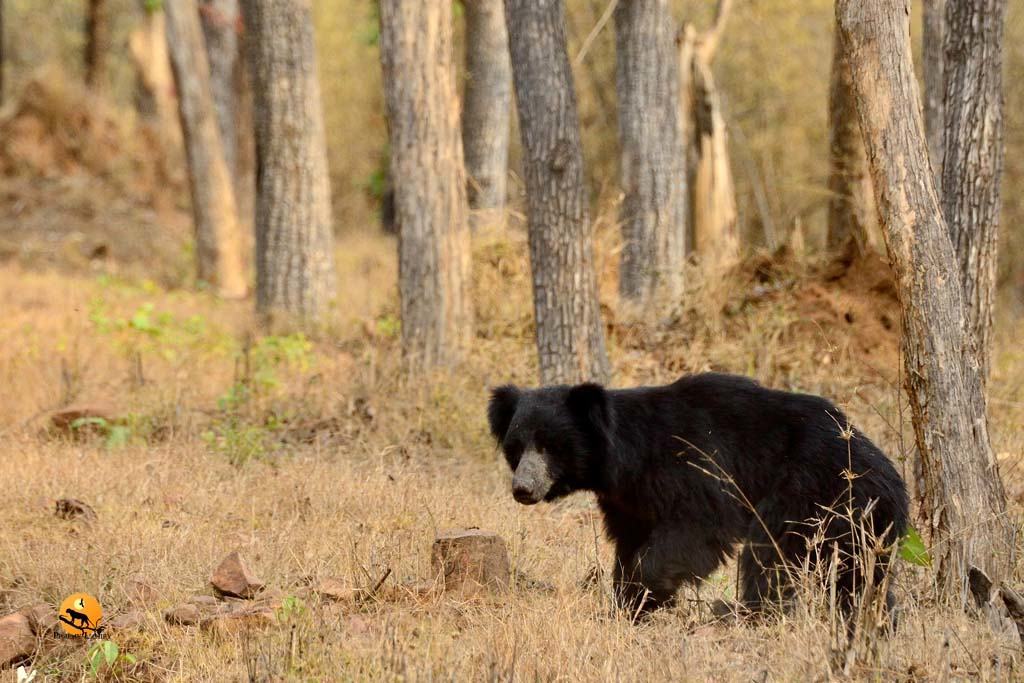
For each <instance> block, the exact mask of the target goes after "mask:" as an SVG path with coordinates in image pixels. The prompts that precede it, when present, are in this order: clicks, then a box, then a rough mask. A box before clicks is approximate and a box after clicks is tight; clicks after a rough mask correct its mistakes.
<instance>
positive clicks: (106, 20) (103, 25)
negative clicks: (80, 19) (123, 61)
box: [85, 0, 110, 91]
mask: <svg viewBox="0 0 1024 683" xmlns="http://www.w3.org/2000/svg"><path fill="white" fill-rule="evenodd" d="M88 3H89V4H88V7H87V9H86V14H85V84H86V85H88V86H89V87H90V88H92V89H93V90H96V91H103V90H105V89H106V87H107V55H108V54H110V15H109V12H108V10H109V7H108V6H107V0H88Z"/></svg>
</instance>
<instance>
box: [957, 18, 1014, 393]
mask: <svg viewBox="0 0 1024 683" xmlns="http://www.w3.org/2000/svg"><path fill="white" fill-rule="evenodd" d="M1005 21H1006V0H981V1H980V2H974V1H971V2H968V1H967V0H947V2H946V38H945V46H946V49H945V55H944V74H945V76H944V77H945V83H946V87H945V129H944V132H943V135H944V137H943V143H944V155H943V162H942V189H943V192H942V199H943V204H942V210H943V215H944V216H945V218H946V223H947V225H948V226H949V232H950V237H951V238H952V240H953V248H954V250H955V251H956V253H957V257H958V259H959V263H960V280H961V282H962V283H963V287H964V296H965V302H966V305H967V320H968V327H969V328H970V329H971V331H972V332H973V334H974V336H975V338H976V339H977V341H978V358H979V363H980V365H981V377H982V382H983V383H984V382H987V380H988V374H989V369H990V366H991V364H992V358H991V357H992V310H993V307H994V305H995V293H996V268H997V266H998V258H997V257H998V249H999V213H1000V210H1001V208H1002V205H1001V200H1000V190H1001V183H1002V179H1003V33H1004V24H1005Z"/></svg>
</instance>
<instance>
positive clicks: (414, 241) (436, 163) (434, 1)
mask: <svg viewBox="0 0 1024 683" xmlns="http://www.w3.org/2000/svg"><path fill="white" fill-rule="evenodd" d="M380 21H381V60H382V62H383V67H384V93H385V101H386V104H387V112H388V123H389V126H390V133H391V145H390V148H391V165H390V167H389V168H390V172H391V179H392V182H393V183H394V208H395V217H396V220H397V223H398V228H399V240H398V267H399V282H398V288H399V295H400V298H401V305H402V351H403V353H404V355H405V357H406V360H407V362H409V363H411V364H412V366H413V367H432V366H438V365H442V364H446V363H450V362H452V361H454V360H456V359H458V357H459V356H460V355H461V353H462V352H463V351H464V350H465V348H466V347H467V346H468V344H469V341H470V338H471V335H472V326H473V311H472V301H471V294H470V291H469V287H470V284H471V283H470V236H469V224H468V217H467V213H468V211H467V204H466V176H465V170H464V168H463V158H462V140H461V137H460V131H459V102H458V95H457V93H456V85H455V67H454V58H453V46H452V4H451V2H448V0H426V1H425V2H424V1H423V0H383V1H382V2H381V4H380Z"/></svg>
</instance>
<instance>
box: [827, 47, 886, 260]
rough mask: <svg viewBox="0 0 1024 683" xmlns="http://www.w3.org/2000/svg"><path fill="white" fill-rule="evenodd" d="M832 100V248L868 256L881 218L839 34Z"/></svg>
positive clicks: (830, 219) (830, 152) (830, 147)
mask: <svg viewBox="0 0 1024 683" xmlns="http://www.w3.org/2000/svg"><path fill="white" fill-rule="evenodd" d="M831 81H832V82H831V84H830V87H829V97H828V119H829V176H828V189H829V194H830V197H829V203H828V246H829V248H830V249H834V250H841V249H843V248H844V247H846V245H847V244H848V243H849V242H851V241H852V242H853V243H855V244H856V245H857V247H858V249H859V250H860V251H861V253H863V252H864V251H865V250H866V249H867V248H868V247H872V248H874V247H877V246H878V244H877V243H876V240H875V235H876V234H877V230H878V227H877V223H878V212H877V208H876V207H875V195H874V191H873V190H872V187H871V174H870V173H869V172H868V159H867V155H866V153H865V152H864V139H863V137H862V136H861V134H860V121H858V120H857V105H856V102H855V101H854V96H853V83H852V77H851V75H850V64H849V62H848V60H847V59H846V52H845V51H844V50H843V41H842V40H841V39H840V37H839V35H838V33H837V34H836V35H835V36H834V37H833V46H832V79H831Z"/></svg>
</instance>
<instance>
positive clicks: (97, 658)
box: [88, 643, 103, 678]
mask: <svg viewBox="0 0 1024 683" xmlns="http://www.w3.org/2000/svg"><path fill="white" fill-rule="evenodd" d="M88 656H89V673H90V674H91V675H92V677H93V678H95V677H96V676H98V675H99V673H100V665H101V664H102V663H103V653H102V652H101V651H100V644H99V643H96V644H95V645H93V646H92V647H91V648H89V655H88Z"/></svg>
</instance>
